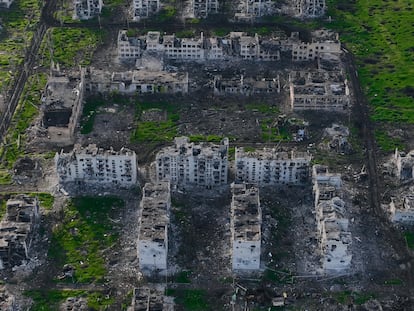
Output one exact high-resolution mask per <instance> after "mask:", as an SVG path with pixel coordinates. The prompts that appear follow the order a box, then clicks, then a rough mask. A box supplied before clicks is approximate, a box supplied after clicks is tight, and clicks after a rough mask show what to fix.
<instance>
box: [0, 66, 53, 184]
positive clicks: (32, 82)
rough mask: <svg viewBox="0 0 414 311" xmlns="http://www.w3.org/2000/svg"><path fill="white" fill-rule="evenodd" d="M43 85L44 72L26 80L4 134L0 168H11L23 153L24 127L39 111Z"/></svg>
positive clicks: (44, 80)
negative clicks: (4, 140)
mask: <svg viewBox="0 0 414 311" xmlns="http://www.w3.org/2000/svg"><path fill="white" fill-rule="evenodd" d="M45 85H46V76H45V75H44V74H37V75H32V76H30V77H29V79H28V81H27V82H26V84H25V86H24V89H23V93H22V97H21V99H20V101H19V104H18V106H17V108H16V111H15V113H14V115H13V118H12V122H11V124H10V127H9V129H8V131H7V134H6V143H5V144H4V145H3V146H2V147H1V149H0V154H1V159H2V163H1V168H3V169H11V168H13V165H14V163H15V162H16V160H17V159H18V158H19V157H21V156H22V155H23V154H24V146H25V139H26V129H27V128H28V127H29V125H30V124H31V123H32V121H33V120H34V118H35V117H36V116H37V114H38V113H39V105H40V98H41V92H42V91H43V89H44V87H45ZM6 180H7V179H6Z"/></svg>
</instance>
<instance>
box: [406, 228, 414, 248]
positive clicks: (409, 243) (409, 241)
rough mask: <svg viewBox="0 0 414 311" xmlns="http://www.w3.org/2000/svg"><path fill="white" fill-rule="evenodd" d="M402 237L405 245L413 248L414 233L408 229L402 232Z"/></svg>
mask: <svg viewBox="0 0 414 311" xmlns="http://www.w3.org/2000/svg"><path fill="white" fill-rule="evenodd" d="M404 238H405V241H406V243H407V247H408V248H409V249H414V233H413V232H410V231H406V232H405V233H404Z"/></svg>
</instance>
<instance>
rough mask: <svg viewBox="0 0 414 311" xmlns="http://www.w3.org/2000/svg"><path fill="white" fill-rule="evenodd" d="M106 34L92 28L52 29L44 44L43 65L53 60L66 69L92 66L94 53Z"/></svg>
mask: <svg viewBox="0 0 414 311" xmlns="http://www.w3.org/2000/svg"><path fill="white" fill-rule="evenodd" d="M104 35H105V32H104V31H103V30H101V29H92V28H67V27H65V28H51V29H49V30H48V32H47V34H46V36H45V40H44V41H43V43H42V47H41V48H42V55H43V57H44V58H43V63H44V64H45V65H46V66H48V65H49V64H50V61H51V59H52V60H53V61H54V62H55V63H59V64H60V65H61V66H62V67H64V68H71V67H76V66H79V65H80V66H87V65H90V63H91V60H92V55H93V52H94V51H95V49H96V47H97V46H98V44H99V43H100V42H102V41H103V38H104Z"/></svg>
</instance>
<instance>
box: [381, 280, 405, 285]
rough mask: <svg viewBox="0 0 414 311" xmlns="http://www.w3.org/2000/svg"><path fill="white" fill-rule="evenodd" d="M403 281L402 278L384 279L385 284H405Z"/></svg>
mask: <svg viewBox="0 0 414 311" xmlns="http://www.w3.org/2000/svg"><path fill="white" fill-rule="evenodd" d="M403 283H404V282H403V281H402V280H401V279H390V280H386V281H384V284H385V285H403Z"/></svg>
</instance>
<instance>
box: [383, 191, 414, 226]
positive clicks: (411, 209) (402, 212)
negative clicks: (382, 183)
mask: <svg viewBox="0 0 414 311" xmlns="http://www.w3.org/2000/svg"><path fill="white" fill-rule="evenodd" d="M387 212H388V216H389V219H390V221H391V222H393V223H399V224H405V225H412V224H414V189H413V188H410V189H409V191H408V193H403V194H402V196H401V197H394V198H392V199H391V202H390V204H389V206H388V211H387Z"/></svg>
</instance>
